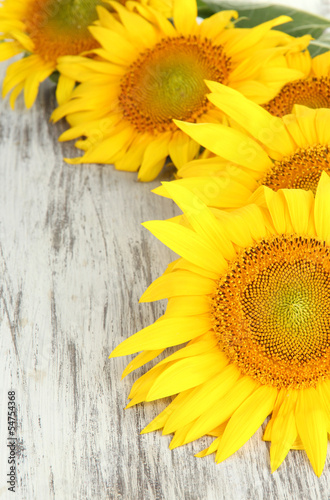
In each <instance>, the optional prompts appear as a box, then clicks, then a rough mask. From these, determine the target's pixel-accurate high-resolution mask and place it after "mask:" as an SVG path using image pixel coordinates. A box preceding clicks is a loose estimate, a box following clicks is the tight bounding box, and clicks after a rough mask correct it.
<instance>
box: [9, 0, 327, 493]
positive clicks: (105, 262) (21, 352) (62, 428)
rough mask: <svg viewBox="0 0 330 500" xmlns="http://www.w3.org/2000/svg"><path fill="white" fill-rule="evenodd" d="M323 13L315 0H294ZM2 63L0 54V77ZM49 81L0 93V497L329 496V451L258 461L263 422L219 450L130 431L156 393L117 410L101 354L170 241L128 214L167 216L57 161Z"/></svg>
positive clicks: (141, 307)
mask: <svg viewBox="0 0 330 500" xmlns="http://www.w3.org/2000/svg"><path fill="white" fill-rule="evenodd" d="M285 3H286V4H288V3H291V4H292V5H294V4H300V6H302V7H305V8H306V7H308V6H309V8H310V9H311V10H314V12H319V13H320V14H323V15H329V12H330V8H329V5H327V3H326V2H321V1H320V0H319V1H318V2H313V4H312V5H309V2H308V1H305V2H298V0H296V1H293V0H291V1H290V2H287V1H285ZM5 66H6V65H5V64H2V65H1V66H0V78H1V80H2V78H3V75H4V71H5ZM54 106H55V99H54V92H53V87H52V86H51V85H50V84H45V85H43V86H42V89H41V92H40V95H39V98H38V100H37V103H36V105H35V106H34V107H33V109H32V110H30V111H27V110H25V109H24V106H23V102H22V100H21V99H19V100H18V105H17V109H16V110H15V111H14V112H13V111H12V110H10V108H9V105H8V102H7V100H5V101H3V102H1V103H0V108H1V109H0V332H1V335H0V366H1V375H2V381H1V384H0V401H1V406H0V498H4V499H6V498H19V499H24V500H25V499H26V500H34V499H37V500H47V499H53V498H56V499H58V500H67V499H68V500H71V499H72V500H84V499H100V500H103V499H125V500H126V499H127V500H130V499H132V500H140V499H141V500H154V499H155V500H163V499H166V500H172V499H186V500H204V499H205V500H222V499H224V500H263V499H274V500H275V499H276V500H277V499H280V500H282V499H283V500H284V499H297V500H298V499H299V500H304V499H312V500H314V499H322V500H323V499H328V498H330V473H329V465H330V459H328V461H327V463H326V467H325V471H324V473H323V475H322V477H321V478H320V479H318V478H317V477H316V476H315V475H314V473H313V471H312V469H311V466H310V464H309V462H308V460H307V458H306V455H305V453H304V452H300V451H291V452H290V454H289V456H288V458H287V459H286V461H285V463H284V464H283V465H282V466H281V468H280V469H279V471H278V472H276V473H275V474H273V475H272V474H271V473H270V465H269V445H268V443H264V442H263V441H262V440H261V436H262V430H261V429H260V430H259V431H258V432H257V433H256V435H255V436H253V437H252V438H251V439H250V441H249V442H248V443H247V444H246V445H245V446H244V447H243V448H242V449H241V450H240V451H239V452H237V453H236V454H235V455H234V456H232V457H231V458H229V459H228V460H227V461H226V462H225V463H223V464H221V465H216V464H215V463H214V456H209V457H206V458H204V459H197V458H195V457H194V456H193V455H194V453H196V452H198V451H199V450H201V449H203V448H204V447H206V446H207V444H208V443H210V442H211V438H203V439H201V440H199V442H195V443H192V444H189V445H186V446H184V447H182V448H179V449H177V450H174V451H170V450H169V449H168V444H169V442H170V436H166V437H162V436H161V434H160V433H159V432H156V433H152V434H147V435H144V436H140V435H139V431H140V430H141V429H142V428H143V427H144V426H145V425H146V424H147V423H148V422H149V421H150V420H151V419H152V418H153V417H154V416H156V414H157V413H158V412H159V411H161V410H162V409H163V408H164V406H165V404H166V402H164V401H161V402H158V403H157V402H155V403H149V404H146V405H139V406H138V407H135V408H133V409H130V410H125V411H124V410H123V408H124V406H125V404H126V397H127V395H128V392H129V388H130V387H131V385H132V383H133V381H134V380H135V379H136V378H137V377H138V376H139V375H141V374H142V373H143V371H144V370H143V369H141V370H138V371H137V373H134V374H133V375H130V376H128V377H127V379H124V381H121V380H120V378H121V372H122V370H123V369H124V367H125V366H126V364H127V362H128V361H129V359H131V358H119V359H115V360H108V355H109V353H110V352H111V350H112V349H113V348H114V347H115V346H116V345H117V344H118V343H119V342H121V341H122V340H123V339H125V338H127V337H128V336H129V335H131V334H133V333H134V332H136V331H137V330H139V329H140V328H142V327H144V326H147V325H149V324H150V323H152V322H153V321H154V320H155V319H156V318H158V317H159V315H160V314H161V313H162V312H163V310H164V307H165V304H164V303H155V304H138V299H139V297H140V295H141V294H142V293H143V291H144V290H145V288H146V287H147V286H148V285H149V284H150V282H151V281H152V280H153V279H155V278H157V277H158V276H159V275H160V274H161V273H162V272H163V271H164V269H165V267H166V265H167V264H168V263H169V262H170V261H171V260H172V259H173V254H172V253H171V252H170V250H168V249H167V248H165V247H164V246H163V245H162V244H161V243H160V242H158V241H157V240H156V239H155V238H153V237H152V236H151V235H150V234H149V233H148V232H147V231H146V230H145V229H144V228H142V227H141V226H140V223H141V222H143V221H145V220H150V219H162V218H168V217H171V216H173V215H174V214H175V213H176V212H175V208H174V206H173V204H172V203H171V202H170V201H169V200H165V199H162V198H160V197H157V196H156V195H153V194H151V193H150V190H151V189H152V188H153V187H155V186H156V185H158V181H156V182H153V183H151V184H140V183H138V182H136V175H135V174H127V173H123V172H116V171H114V170H113V168H112V167H111V166H106V167H101V166H94V165H92V166H74V167H73V166H69V165H67V164H65V163H64V162H63V160H62V157H63V156H74V155H75V151H74V148H73V146H72V144H59V143H58V142H57V137H58V136H59V134H60V133H61V132H62V131H63V130H64V129H65V124H64V123H60V124H57V125H55V126H54V125H51V124H50V123H49V117H50V114H51V111H52V109H53V108H54ZM9 390H14V391H16V400H17V407H18V437H19V449H18V456H17V461H18V464H17V466H18V474H17V476H18V477H17V479H18V488H17V493H16V494H12V493H10V492H8V491H7V484H6V481H7V476H6V474H7V472H8V464H7V458H8V448H7V447H6V438H7V392H8V391H9Z"/></svg>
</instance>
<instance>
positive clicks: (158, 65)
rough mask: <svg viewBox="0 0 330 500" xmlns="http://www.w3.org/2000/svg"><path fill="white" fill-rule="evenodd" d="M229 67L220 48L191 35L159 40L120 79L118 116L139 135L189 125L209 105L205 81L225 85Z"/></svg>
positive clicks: (228, 62)
mask: <svg viewBox="0 0 330 500" xmlns="http://www.w3.org/2000/svg"><path fill="white" fill-rule="evenodd" d="M229 68H230V61H229V58H228V57H226V55H225V54H224V51H223V47H222V46H221V45H213V44H212V43H211V41H209V40H207V39H203V40H201V39H200V38H198V37H195V36H187V37H183V36H182V37H178V38H167V39H164V40H162V41H161V42H160V43H158V44H157V45H156V46H155V47H154V48H153V49H148V50H147V51H145V52H144V53H143V54H141V55H140V57H139V59H137V60H136V61H135V62H134V63H133V64H132V65H131V66H130V68H129V69H128V71H127V73H126V75H125V76H124V78H123V79H122V82H121V92H120V96H119V102H120V106H121V108H122V110H123V114H124V116H125V117H126V119H128V120H129V121H130V122H131V123H132V124H133V125H134V127H135V128H136V129H137V130H138V131H139V132H145V131H149V132H152V133H153V132H154V131H155V130H156V131H158V132H164V131H166V130H175V128H176V127H175V125H174V124H173V122H172V120H173V118H176V119H178V120H185V121H193V122H194V121H196V120H197V119H198V118H200V117H201V116H202V115H203V114H205V113H206V112H207V110H208V109H209V108H210V106H211V104H210V103H209V101H208V100H207V98H206V94H207V93H208V89H207V87H206V85H205V83H204V80H206V79H209V80H214V81H218V82H221V83H226V82H227V78H228V73H229Z"/></svg>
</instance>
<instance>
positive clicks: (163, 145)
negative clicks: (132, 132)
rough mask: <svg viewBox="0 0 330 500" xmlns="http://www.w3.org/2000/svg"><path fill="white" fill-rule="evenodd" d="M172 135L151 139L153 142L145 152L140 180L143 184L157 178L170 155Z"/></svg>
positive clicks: (162, 135)
mask: <svg viewBox="0 0 330 500" xmlns="http://www.w3.org/2000/svg"><path fill="white" fill-rule="evenodd" d="M170 139H171V133H165V134H161V135H160V136H158V137H156V138H153V139H152V138H151V142H150V143H149V145H148V146H147V147H146V150H145V152H144V156H143V160H142V164H141V168H140V170H139V174H138V179H139V180H140V181H142V182H150V181H152V180H154V179H155V177H157V175H158V174H159V172H160V170H161V169H162V166H163V165H164V163H165V159H166V157H167V155H168V145H169V142H170Z"/></svg>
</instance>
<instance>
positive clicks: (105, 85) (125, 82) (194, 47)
mask: <svg viewBox="0 0 330 500" xmlns="http://www.w3.org/2000/svg"><path fill="white" fill-rule="evenodd" d="M109 5H110V6H111V7H112V8H113V9H114V10H115V11H116V12H117V13H118V16H115V15H114V14H111V13H109V12H108V11H106V10H104V9H101V8H100V9H99V24H100V25H99V26H94V27H91V28H90V31H91V33H92V34H93V36H94V37H95V39H96V40H97V41H98V42H99V43H100V45H101V48H99V49H95V50H94V51H93V52H94V54H95V55H96V56H97V58H98V60H97V61H90V60H89V59H86V58H84V57H80V58H72V57H63V58H61V60H60V64H59V66H58V67H59V69H60V71H61V73H62V74H64V75H66V76H67V77H68V78H77V80H78V81H79V82H81V84H80V85H78V87H77V88H76V89H75V90H74V92H73V94H72V98H71V99H70V101H68V102H67V103H65V104H64V105H63V106H60V107H59V108H58V109H57V110H55V112H54V113H53V115H52V116H53V119H54V121H57V120H59V119H61V118H63V117H66V118H67V120H68V122H69V123H70V125H71V128H70V129H69V130H67V131H66V132H65V133H64V134H62V135H61V137H60V140H62V141H64V140H71V139H77V138H80V137H82V139H81V140H78V141H77V143H76V146H77V147H78V148H81V149H83V150H84V151H85V154H84V155H83V156H82V157H80V158H74V159H70V160H67V161H68V162H69V163H73V164H77V163H114V164H115V167H116V168H117V169H119V170H129V171H136V170H138V169H139V168H140V170H139V179H140V180H141V181H150V180H152V179H154V178H155V177H156V176H157V175H158V173H159V172H160V170H161V169H162V167H163V165H164V163H165V159H166V158H167V156H168V155H169V156H170V157H171V159H172V161H173V163H174V164H175V166H176V167H180V166H182V165H183V164H184V163H186V162H187V161H189V160H191V159H193V158H194V157H195V156H196V154H197V152H198V151H199V146H198V144H197V143H196V142H195V141H193V140H191V139H190V138H189V137H187V136H186V134H183V133H182V132H181V131H180V130H179V129H178V127H177V126H176V125H175V124H174V123H173V121H172V118H179V119H182V120H187V121H190V122H200V121H208V122H210V121H211V122H217V121H219V120H221V119H222V116H223V114H222V113H221V112H220V111H219V110H217V109H216V107H215V106H213V105H212V103H210V101H208V100H207V98H206V93H207V87H206V85H205V83H204V80H205V79H212V80H215V81H218V82H222V83H223V84H225V85H228V86H229V87H233V88H236V89H237V90H239V91H240V92H242V93H244V94H245V95H247V96H248V97H249V98H250V99H253V100H255V101H256V102H267V101H268V100H269V99H270V98H271V97H273V96H274V95H276V93H277V92H278V91H279V90H280V88H281V87H282V86H283V84H284V82H287V81H291V80H294V79H296V78H297V75H299V76H301V75H302V72H301V71H300V70H299V71H297V70H295V69H290V68H288V67H287V61H286V59H285V55H286V54H287V53H288V52H291V51H292V52H295V51H300V50H301V49H303V48H305V47H306V44H307V43H308V41H309V37H303V38H302V39H294V38H292V37H289V36H288V35H285V34H283V33H280V32H278V31H271V28H272V27H274V26H276V25H278V24H282V23H283V22H287V21H289V20H290V19H289V18H288V17H285V16H281V17H279V18H277V19H274V20H272V21H269V22H267V23H264V24H261V25H260V26H257V27H255V28H253V29H237V28H235V27H234V24H233V23H232V20H233V19H236V18H237V12H235V11H223V12H219V13H217V14H215V15H213V16H211V17H210V18H208V19H206V20H204V21H203V22H202V23H201V24H200V25H198V23H197V20H196V16H197V6H196V2H195V0H176V1H175V2H174V7H173V9H174V11H173V12H174V14H173V17H174V25H173V24H172V23H171V22H170V21H168V20H167V19H166V18H165V17H164V16H163V15H162V14H159V13H158V12H156V11H155V10H154V9H152V8H150V7H145V6H142V5H141V4H138V3H134V2H130V4H129V6H130V9H131V11H129V10H128V9H127V8H125V7H124V6H122V5H120V4H119V3H114V2H111V1H109ZM118 17H119V19H120V21H118V20H117V19H118ZM118 46H120V47H121V49H120V51H119V52H118V50H117V47H118Z"/></svg>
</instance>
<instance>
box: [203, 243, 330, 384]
mask: <svg viewBox="0 0 330 500" xmlns="http://www.w3.org/2000/svg"><path fill="white" fill-rule="evenodd" d="M329 303H330V249H329V248H328V247H326V246H325V245H324V243H323V242H320V241H318V240H315V239H313V238H303V237H296V236H284V235H282V236H278V237H273V238H270V239H268V240H262V241H261V242H259V243H256V244H255V245H254V246H253V247H251V248H249V249H247V250H244V251H243V252H242V253H241V254H240V256H239V257H238V259H237V261H235V262H234V263H233V264H232V267H231V269H230V271H229V272H228V274H227V275H226V276H225V277H224V278H223V279H221V280H220V281H219V284H218V288H217V292H216V294H215V296H214V297H213V303H212V310H213V319H214V329H215V331H216V333H217V336H218V339H219V345H220V346H221V348H222V350H223V351H224V352H225V353H226V355H227V356H228V358H229V359H230V361H231V362H233V363H234V364H236V365H237V366H238V368H239V369H240V371H241V372H242V373H243V374H246V375H249V376H251V377H252V378H254V379H256V380H258V381H259V382H261V383H262V384H268V385H273V386H275V387H277V388H282V387H285V388H289V387H290V388H296V389H298V388H304V387H310V386H315V385H316V383H317V381H318V380H320V379H325V378H328V377H329V376H330V308H329Z"/></svg>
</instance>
